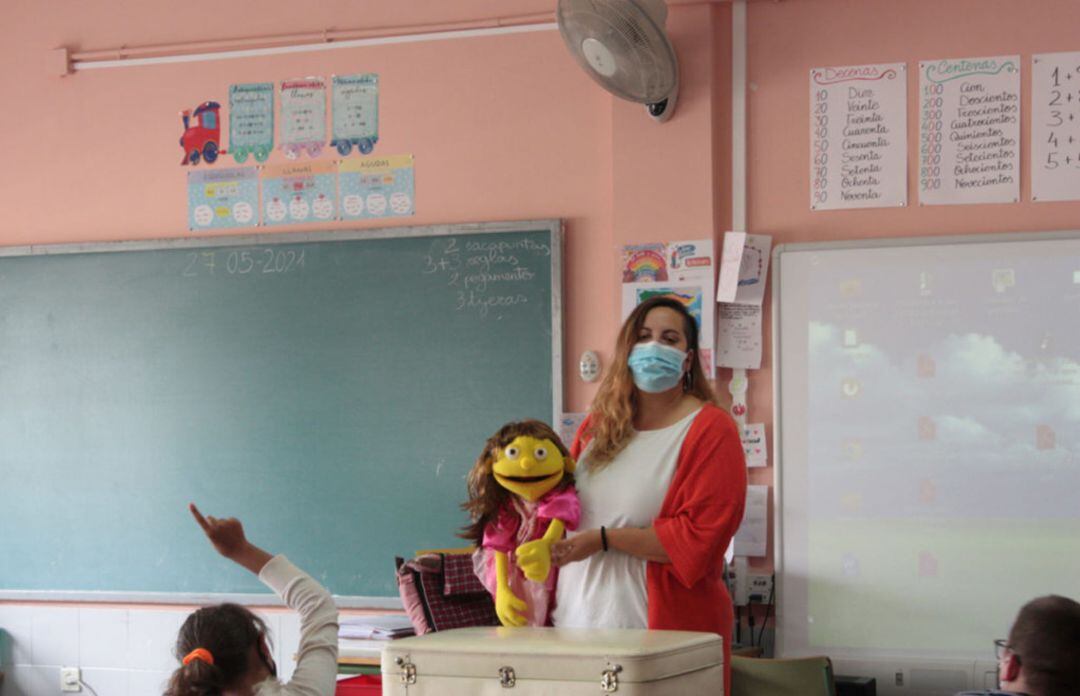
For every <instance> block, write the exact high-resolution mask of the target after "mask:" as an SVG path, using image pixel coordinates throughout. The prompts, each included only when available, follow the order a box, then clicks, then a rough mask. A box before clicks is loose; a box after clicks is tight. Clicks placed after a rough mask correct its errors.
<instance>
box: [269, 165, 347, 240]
mask: <svg viewBox="0 0 1080 696" xmlns="http://www.w3.org/2000/svg"><path fill="white" fill-rule="evenodd" d="M334 184H335V177H334V163H333V162H310V163H308V164H282V165H277V166H268V167H265V168H264V169H263V170H262V190H263V221H264V222H265V224H267V225H294V224H298V223H303V222H324V221H326V220H332V219H334V218H335V217H336V212H337V210H336V209H337V206H336V196H335V191H334V189H335V186H334Z"/></svg>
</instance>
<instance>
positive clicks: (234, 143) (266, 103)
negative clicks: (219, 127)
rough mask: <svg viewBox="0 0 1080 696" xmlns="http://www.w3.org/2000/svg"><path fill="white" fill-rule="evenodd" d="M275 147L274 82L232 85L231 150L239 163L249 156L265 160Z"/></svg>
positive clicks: (230, 91) (258, 160)
mask: <svg viewBox="0 0 1080 696" xmlns="http://www.w3.org/2000/svg"><path fill="white" fill-rule="evenodd" d="M273 149H274V83H273V82H252V83H248V84H240V85H231V86H230V87H229V153H230V154H231V155H232V156H233V159H234V160H236V161H237V162H241V163H242V162H246V161H247V158H248V156H249V155H253V156H254V157H255V161H256V162H265V161H266V158H267V157H269V156H270V153H271V152H272V151H273Z"/></svg>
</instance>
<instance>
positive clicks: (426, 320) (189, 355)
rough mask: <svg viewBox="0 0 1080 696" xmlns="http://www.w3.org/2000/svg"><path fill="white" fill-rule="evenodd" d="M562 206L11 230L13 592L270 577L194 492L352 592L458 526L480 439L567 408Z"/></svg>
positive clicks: (8, 369) (5, 569) (0, 296)
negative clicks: (33, 240) (276, 227)
mask: <svg viewBox="0 0 1080 696" xmlns="http://www.w3.org/2000/svg"><path fill="white" fill-rule="evenodd" d="M560 250H561V226H560V224H559V222H558V221H534V222H515V223H485V224H479V225H459V226H442V227H429V228H397V229H385V230H365V231H356V232H335V233H319V234H301V235H261V236H254V237H232V238H229V237H223V238H214V239H199V240H190V239H185V240H169V241H159V242H153V243H118V244H104V245H93V246H70V245H69V246H58V247H32V248H18V249H14V248H9V249H3V250H0V477H2V479H0V519H2V520H3V522H2V524H0V596H3V593H4V592H6V593H7V594H8V595H9V596H10V595H12V594H18V593H19V592H21V591H62V592H65V591H70V592H75V593H76V594H77V593H85V594H92V593H97V592H103V593H128V594H131V593H154V592H163V593H180V594H188V595H193V594H205V593H218V592H222V593H239V594H246V593H258V592H262V591H264V588H263V586H262V585H261V584H260V583H259V582H258V581H257V580H256V579H255V578H254V577H252V576H250V575H248V574H246V572H245V571H242V570H240V569H238V568H235V567H232V565H231V564H229V563H228V562H226V561H224V560H223V559H221V558H220V557H218V556H217V555H216V554H214V553H213V551H212V550H211V549H210V547H209V546H208V545H207V543H206V541H205V539H204V538H202V536H201V533H200V532H199V530H198V528H197V527H195V526H194V525H193V524H192V522H191V520H190V519H189V517H188V512H187V510H186V504H187V502H188V501H196V502H197V503H198V504H199V505H200V507H202V508H203V510H204V512H206V513H208V514H214V515H235V516H237V517H240V518H241V519H242V520H243V521H244V522H245V525H246V527H247V529H248V532H249V535H250V536H251V537H252V538H253V540H255V541H256V542H257V543H260V544H262V545H264V546H265V547H266V548H267V550H269V551H272V552H282V553H285V554H286V555H288V556H289V557H290V558H291V559H292V560H293V561H294V562H296V563H297V564H299V565H300V566H302V567H304V568H305V569H307V570H308V571H309V572H310V573H311V574H312V575H313V576H315V577H316V578H318V579H320V580H321V581H323V582H324V583H325V584H326V586H327V587H328V588H329V589H330V590H331V592H333V593H334V594H337V595H344V596H352V597H391V596H395V595H396V594H397V588H396V584H395V582H394V574H393V558H394V556H395V555H407V554H411V553H412V552H413V551H414V550H416V549H419V548H432V547H445V546H460V545H462V543H463V542H462V541H461V540H460V539H457V538H456V537H455V533H456V531H457V530H458V529H459V528H460V527H461V526H462V525H463V524H464V523H465V522H466V519H465V517H464V514H463V513H462V512H461V511H460V509H459V505H460V503H461V502H462V501H463V499H464V496H465V484H464V477H465V475H466V473H467V472H468V470H469V468H470V466H471V465H472V463H473V461H475V459H476V456H477V455H478V454H479V452H480V449H481V447H482V445H483V443H484V440H485V439H486V438H487V437H488V436H489V435H490V434H491V433H492V432H494V431H495V430H496V429H497V428H498V427H499V426H500V425H502V424H503V423H504V422H506V421H508V420H513V419H519V418H540V419H543V420H547V421H548V422H551V421H552V419H553V418H554V417H555V414H556V413H557V411H558V410H559V409H561V406H562V403H561V399H562V389H561V381H562V380H561V367H560V365H561V299H560V298H561V291H560V285H561V271H560V263H561V261H560V255H561V252H560Z"/></svg>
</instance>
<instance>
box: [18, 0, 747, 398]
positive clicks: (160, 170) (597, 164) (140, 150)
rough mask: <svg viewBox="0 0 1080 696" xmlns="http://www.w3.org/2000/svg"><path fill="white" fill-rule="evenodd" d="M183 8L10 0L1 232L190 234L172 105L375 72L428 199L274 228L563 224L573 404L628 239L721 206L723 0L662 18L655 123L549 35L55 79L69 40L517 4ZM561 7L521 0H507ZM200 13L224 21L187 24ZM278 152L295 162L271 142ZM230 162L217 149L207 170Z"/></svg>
mask: <svg viewBox="0 0 1080 696" xmlns="http://www.w3.org/2000/svg"><path fill="white" fill-rule="evenodd" d="M183 7H184V8H185V9H184V10H183V15H182V16H177V8H178V6H177V5H175V3H166V2H163V1H162V0H152V1H149V2H142V3H124V2H120V0H100V1H99V2H96V3H78V4H71V3H67V2H62V1H60V0H49V1H47V2H30V1H29V0H18V1H17V2H14V3H12V6H11V7H10V8H9V11H8V22H7V23H6V27H7V28H6V29H5V30H4V38H5V41H4V42H3V45H2V46H0V58H2V59H3V62H4V64H5V65H8V66H19V67H18V69H14V68H13V69H10V70H7V71H5V72H4V74H3V75H0V84H2V85H3V87H4V88H5V89H4V91H5V92H6V93H8V94H12V95H14V94H18V95H19V98H18V103H19V106H18V108H7V109H4V110H0V142H2V144H3V149H2V151H3V152H4V153H5V155H6V159H7V161H8V162H9V164H10V166H8V167H5V168H3V170H2V171H0V190H2V191H3V198H4V201H5V208H6V213H7V214H6V215H5V216H4V219H3V220H2V221H0V245H18V244H45V243H59V242H75V241H101V240H123V239H138V238H161V237H181V236H186V235H187V234H188V232H187V229H186V228H187V218H186V216H187V211H186V205H187V202H186V189H185V181H186V178H185V177H186V173H187V171H188V168H187V167H181V166H179V165H178V163H179V161H180V159H181V157H182V153H181V150H180V148H179V146H178V144H177V139H178V137H179V135H180V133H181V130H182V129H181V123H180V119H179V117H178V113H179V111H180V110H181V109H184V108H193V107H194V106H196V105H198V104H199V103H201V102H202V101H205V100H208V99H213V100H216V101H219V102H221V103H227V96H228V87H229V85H230V84H232V83H237V82H253V81H279V80H281V79H285V78H290V77H300V76H306V75H323V76H329V75H331V74H335V73H338V74H342V73H351V72H375V73H378V74H379V76H380V86H381V95H380V142H379V144H378V146H377V149H376V153H377V154H395V153H411V154H413V155H414V156H415V158H416V159H415V161H416V180H417V185H416V187H417V188H416V192H417V214H416V215H415V216H414V217H411V218H409V219H407V220H401V221H395V222H394V223H389V222H387V221H374V222H371V223H367V224H365V225H357V224H355V223H352V224H346V223H337V224H331V225H322V226H315V225H306V226H299V227H293V228H280V231H292V230H310V229H321V228H325V227H330V228H345V227H358V226H360V227H377V226H384V225H387V224H406V225H424V224H437V223H453V222H468V221H486V220H510V219H527V218H541V217H559V218H563V219H565V220H566V222H567V244H566V250H565V254H564V270H565V279H566V280H565V307H564V309H565V329H566V333H565V336H566V339H565V355H566V361H565V374H566V375H567V379H566V407H567V409H568V410H583V409H584V408H585V407H586V406H587V405H588V402H589V399H590V398H591V396H592V393H593V391H594V386H591V385H585V384H583V383H582V382H581V381H580V380H579V379H576V378H575V377H573V375H574V374H575V372H576V362H577V356H579V355H580V354H581V352H582V351H583V350H585V349H586V348H592V349H595V350H598V351H600V352H601V355H602V357H604V356H606V354H607V352H608V351H609V350H610V345H609V344H610V343H611V341H612V337H613V336H614V332H615V329H616V328H617V324H618V319H619V318H618V316H617V313H618V301H617V294H618V285H617V283H618V276H617V274H616V273H615V272H614V271H615V268H616V263H617V259H618V245H619V244H621V243H624V242H625V241H630V240H634V241H642V240H646V239H657V240H665V239H678V238H686V236H687V235H689V234H692V235H694V236H698V237H705V236H709V235H711V234H712V229H713V222H714V216H715V215H716V208H717V206H718V205H719V206H720V207H721V208H726V203H720V204H718V203H717V200H716V198H715V196H714V192H713V191H714V178H715V177H714V170H715V166H716V161H717V156H718V153H717V150H718V147H719V145H717V143H718V142H719V139H717V138H715V137H714V120H715V114H716V113H717V112H722V111H724V110H725V108H726V107H724V106H723V105H721V104H715V103H713V100H714V98H715V97H716V95H715V93H714V91H713V90H712V89H711V88H710V87H711V85H712V84H713V83H714V81H715V79H716V69H717V63H716V56H715V55H714V50H713V49H714V41H715V40H716V37H717V36H726V34H727V32H729V31H730V29H729V28H728V27H729V26H730V24H729V19H728V17H729V15H730V10H729V9H728V8H727V6H724V5H717V4H714V3H673V6H672V8H671V12H670V16H669V21H668V26H669V28H670V30H671V32H672V34H673V36H674V37H675V40H676V42H677V44H678V51H679V54H680V56H681V58H682V60H683V65H682V78H683V94H682V97H681V99H680V104H679V107H678V111H677V112H676V115H675V117H674V119H673V120H672V121H670V122H669V123H667V124H664V125H663V126H658V125H657V124H655V123H652V122H651V121H649V120H648V118H647V117H646V116H645V113H644V109H643V107H641V106H638V105H633V104H628V103H624V102H622V101H619V100H616V99H614V98H612V97H611V96H610V95H608V94H607V93H606V92H604V91H603V90H602V89H600V88H599V87H598V86H597V85H595V84H594V83H593V82H592V80H591V79H589V78H588V77H587V76H586V75H585V74H584V72H583V71H582V70H581V69H580V68H579V67H578V66H577V65H576V64H575V63H574V61H573V59H572V58H571V57H570V55H569V54H568V52H567V51H566V49H565V47H564V46H563V44H562V40H561V38H560V37H559V35H558V33H557V32H555V31H544V32H539V33H531V34H517V35H509V36H499V37H488V38H472V39H465V40H456V41H438V42H426V43H412V44H402V45H391V46H381V47H364V48H352V49H343V50H335V51H324V52H311V53H299V54H290V55H279V56H272V57H258V58H245V59H237V60H218V61H214V62H202V63H180V64H171V65H157V66H144V67H129V68H122V69H115V70H93V71H83V72H79V73H76V74H73V75H68V76H66V77H60V76H59V75H58V74H57V72H56V70H55V68H56V63H55V60H54V58H53V54H52V53H51V51H50V49H53V48H56V47H58V46H66V47H69V48H70V49H72V50H97V49H104V48H114V47H117V46H122V45H134V46H145V45H155V44H163V43H172V42H180V41H195V40H209V39H221V38H229V37H235V36H251V35H274V34H282V33H293V32H301V31H321V30H322V29H324V28H338V29H353V28H362V27H372V26H393V25H402V24H415V23H419V22H422V23H432V22H457V21H462V20H472V19H484V18H490V17H494V16H498V15H503V16H505V15H507V14H510V12H508V10H507V8H506V6H505V3H499V2H494V1H493V0H469V1H468V2H463V3H455V4H454V6H453V7H452V8H450V7H447V6H446V4H440V3H433V2H423V3H413V4H410V6H408V7H407V8H403V7H402V6H401V5H400V3H392V2H386V1H383V0H366V1H364V2H360V3H346V2H334V3H320V4H319V5H318V6H317V7H315V8H312V9H307V10H305V12H304V14H301V13H299V12H298V11H297V10H296V9H295V7H296V6H295V5H291V4H288V3H285V2H281V1H280V0H272V1H270V2H254V1H248V2H238V3H224V4H222V3H210V2H206V1H205V0H198V1H197V2H192V3H187V4H185V5H184V6H183ZM553 7H554V2H549V1H548V0H527V1H522V2H517V3H515V4H514V6H513V8H512V10H513V14H527V13H539V12H548V13H550V12H551V11H552V9H553ZM549 16H550V15H549ZM198 17H213V18H215V20H216V21H213V22H201V23H198V22H190V21H183V20H184V18H198ZM722 45H723V46H724V47H726V46H727V45H728V43H727V40H726V39H725V40H724V41H723V44H722ZM725 97H726V95H725ZM725 103H726V102H725ZM329 158H330V156H329V155H327V154H324V156H323V158H322V159H329ZM270 161H271V162H280V161H284V159H283V157H282V156H281V155H280V154H279V153H274V154H273V155H272V157H271V160H270ZM231 164H232V161H231V158H229V157H227V156H225V157H222V158H221V159H220V160H219V161H218V163H217V164H216V165H214V166H216V167H223V166H230V165H231ZM200 167H201V168H205V165H200ZM657 182H662V183H661V184H658V183H657ZM616 211H618V212H617V213H616ZM250 231H252V230H251V229H248V230H241V231H239V232H241V233H243V232H250ZM256 231H262V232H265V231H268V230H267V229H266V228H261V229H257V230H256ZM272 231H275V232H276V231H279V228H274V229H273V230H272ZM597 269H602V272H600V273H597ZM609 271H610V272H609Z"/></svg>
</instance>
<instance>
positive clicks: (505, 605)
mask: <svg viewBox="0 0 1080 696" xmlns="http://www.w3.org/2000/svg"><path fill="white" fill-rule="evenodd" d="M519 611H525V602H524V601H522V600H521V599H519V598H518V596H517V595H515V594H514V592H513V590H511V589H510V586H509V585H499V586H498V587H497V588H496V590H495V614H496V615H498V617H499V621H501V622H502V625H503V626H524V625H525V623H526V620H525V617H524V616H522V615H521V614H519V613H518V612H519Z"/></svg>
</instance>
